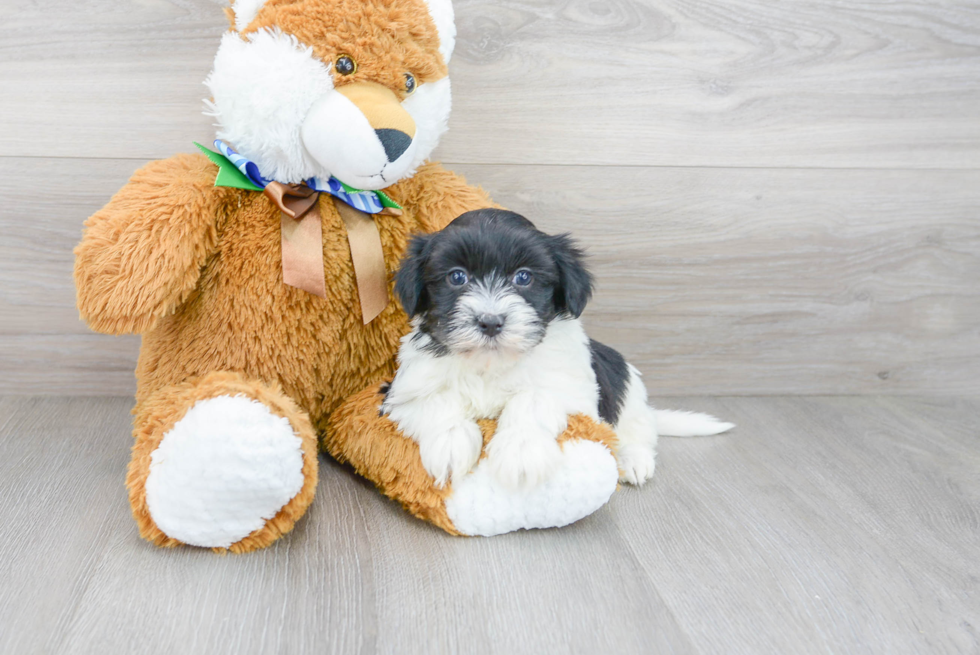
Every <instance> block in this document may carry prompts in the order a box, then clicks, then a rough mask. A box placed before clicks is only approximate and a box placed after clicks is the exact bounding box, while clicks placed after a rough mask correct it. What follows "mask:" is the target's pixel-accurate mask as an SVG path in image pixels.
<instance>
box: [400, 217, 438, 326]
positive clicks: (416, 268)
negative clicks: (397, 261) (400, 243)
mask: <svg viewBox="0 0 980 655" xmlns="http://www.w3.org/2000/svg"><path fill="white" fill-rule="evenodd" d="M431 239H432V235H431V234H418V235H416V236H414V237H412V240H411V241H410V242H409V243H408V248H407V249H406V250H405V256H404V257H402V263H401V266H399V267H398V272H397V273H395V295H397V296H398V300H400V301H401V303H402V308H403V309H404V310H405V313H406V314H408V315H409V317H414V316H418V315H419V314H421V313H422V312H424V311H426V310H427V309H428V308H429V294H428V293H426V291H425V267H426V265H427V264H428V261H429V241H430V240H431Z"/></svg>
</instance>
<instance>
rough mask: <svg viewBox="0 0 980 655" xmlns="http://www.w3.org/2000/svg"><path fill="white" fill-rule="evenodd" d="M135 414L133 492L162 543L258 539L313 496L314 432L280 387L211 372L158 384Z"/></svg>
mask: <svg viewBox="0 0 980 655" xmlns="http://www.w3.org/2000/svg"><path fill="white" fill-rule="evenodd" d="M134 423H135V428H134V437H135V439H136V441H135V443H134V445H133V457H132V460H131V462H130V464H129V474H128V475H127V477H126V486H127V487H128V488H129V501H130V504H131V505H132V508H133V516H134V517H135V519H136V522H137V524H138V525H139V530H140V535H141V536H142V537H143V538H144V539H147V540H149V541H152V542H153V543H155V544H157V545H159V546H168V547H169V546H176V545H179V544H190V545H193V546H203V547H208V548H214V549H218V550H222V549H228V550H231V551H233V552H236V553H242V552H246V551H250V550H255V549H257V548H264V547H265V546H268V545H269V544H271V543H272V542H273V541H275V540H276V539H278V538H279V537H280V536H282V535H283V534H285V533H286V532H289V531H290V530H291V529H292V527H293V524H294V523H295V522H296V521H297V520H298V519H299V518H300V517H301V516H303V514H304V513H305V512H306V508H307V507H308V506H309V504H310V502H311V501H312V500H313V494H314V492H315V490H316V481H317V439H316V433H315V432H314V430H313V427H312V425H311V424H310V420H309V417H308V416H307V415H306V413H305V412H304V411H302V410H301V409H299V408H298V407H297V406H296V404H295V403H294V402H293V401H292V400H291V399H290V398H289V397H288V396H286V395H285V394H284V393H283V392H282V391H281V390H280V389H279V387H278V386H274V385H268V384H264V383H262V382H258V381H255V380H250V379H248V378H246V377H245V376H242V375H240V374H238V373H228V372H215V373H210V374H208V375H206V376H204V377H201V378H196V379H193V380H188V381H187V382H184V383H182V384H179V385H175V386H172V387H166V388H164V389H161V390H160V391H157V392H156V393H155V394H153V395H152V396H150V397H149V398H147V399H146V400H145V401H144V402H143V403H141V404H140V406H139V407H138V408H137V416H136V420H135V422H134Z"/></svg>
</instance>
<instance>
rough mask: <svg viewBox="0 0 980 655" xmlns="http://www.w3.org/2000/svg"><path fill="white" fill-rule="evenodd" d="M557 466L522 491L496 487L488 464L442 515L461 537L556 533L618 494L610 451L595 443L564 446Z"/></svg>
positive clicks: (462, 485) (466, 481) (460, 485)
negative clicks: (534, 530)
mask: <svg viewBox="0 0 980 655" xmlns="http://www.w3.org/2000/svg"><path fill="white" fill-rule="evenodd" d="M562 454H563V457H562V463H561V466H560V467H559V468H558V469H556V470H555V472H554V473H553V474H552V475H551V477H549V478H548V479H547V480H546V481H545V482H543V483H542V484H540V485H538V486H536V487H534V488H533V489H529V490H526V491H519V490H511V489H507V488H505V487H503V486H502V485H500V484H499V483H498V482H497V481H496V478H494V476H493V475H492V474H491V473H490V469H489V467H488V466H487V459H486V458H484V459H482V460H480V463H479V464H477V467H476V468H475V469H474V470H473V472H471V473H470V474H469V475H467V476H466V477H464V478H463V479H462V480H460V481H459V482H456V481H453V493H452V495H451V496H450V497H449V498H448V499H447V500H446V513H447V514H448V515H449V518H450V520H451V521H452V522H453V525H454V526H455V527H456V529H457V530H459V531H460V532H461V533H463V534H465V535H470V536H477V535H479V536H482V537H491V536H493V535H498V534H503V533H505V532H513V531H514V530H521V529H525V530H527V529H531V528H557V527H561V526H564V525H568V524H570V523H574V522H575V521H578V520H579V519H582V518H585V517H586V516H588V515H589V514H591V513H593V512H594V511H596V510H597V509H599V508H600V507H602V506H603V505H605V504H606V502H607V501H608V500H609V497H610V496H612V494H613V492H614V491H616V483H617V481H618V479H619V470H618V467H617V466H616V459H615V458H614V457H613V455H612V453H610V452H609V449H608V448H606V447H605V446H603V445H602V444H600V443H596V442H594V441H584V440H580V441H566V442H565V443H564V444H563V447H562Z"/></svg>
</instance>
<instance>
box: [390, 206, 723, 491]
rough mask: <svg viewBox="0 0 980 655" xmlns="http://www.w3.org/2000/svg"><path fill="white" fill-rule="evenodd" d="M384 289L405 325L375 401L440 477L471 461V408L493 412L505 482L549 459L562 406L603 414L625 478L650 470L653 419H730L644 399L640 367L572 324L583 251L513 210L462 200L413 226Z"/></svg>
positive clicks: (476, 449) (688, 431) (684, 424)
mask: <svg viewBox="0 0 980 655" xmlns="http://www.w3.org/2000/svg"><path fill="white" fill-rule="evenodd" d="M395 292H396V293H397V295H398V296H399V298H400V299H401V302H402V306H403V307H404V308H405V311H406V312H407V313H408V315H409V316H410V317H411V318H412V331H411V333H409V334H408V335H406V336H405V337H404V338H403V339H402V344H401V349H400V350H399V353H398V364H399V368H398V372H397V374H396V375H395V378H394V380H393V381H392V383H391V385H390V387H389V389H388V391H387V394H386V397H385V400H384V403H383V405H382V412H383V413H386V414H388V416H389V417H390V418H391V420H393V421H394V422H395V423H396V424H397V425H398V427H399V428H400V429H401V431H402V432H403V433H404V434H405V435H406V436H408V437H410V438H412V439H414V440H415V441H416V442H417V443H418V444H419V450H420V453H421V458H422V464H423V466H424V467H425V469H426V471H428V472H429V473H430V474H431V475H432V476H433V477H434V478H435V480H436V484H437V485H439V486H443V485H445V483H446V481H447V480H449V478H450V476H452V477H454V478H455V477H458V476H461V475H464V474H466V473H467V472H468V471H469V470H470V469H471V468H472V467H473V466H474V465H475V464H476V463H477V460H478V459H479V458H480V454H481V452H482V449H483V438H482V436H481V433H480V429H479V427H478V426H477V424H476V420H477V419H481V418H496V419H497V431H496V433H495V435H494V438H493V439H492V440H491V441H490V443H489V445H488V446H487V464H488V465H489V467H490V469H491V472H492V473H493V475H494V476H495V477H496V478H497V479H498V480H499V481H500V482H501V483H502V484H504V485H506V486H508V487H511V488H519V487H525V488H526V487H531V486H534V485H536V484H538V483H540V482H542V481H544V480H545V479H547V478H548V477H549V475H550V474H551V472H552V471H554V470H555V468H556V467H557V466H559V465H560V460H561V449H560V447H559V445H558V442H557V440H556V439H557V437H558V436H559V435H560V434H561V433H562V432H563V431H564V430H565V427H566V422H567V417H568V416H569V415H572V414H585V415H587V416H590V417H592V418H593V419H596V420H599V419H601V420H603V421H605V422H607V423H609V424H610V425H611V426H612V427H613V430H614V431H615V433H616V436H617V438H618V444H617V448H616V453H615V456H616V461H617V463H618V465H619V469H620V471H621V480H622V481H624V482H630V483H632V484H642V483H643V482H645V481H646V480H648V479H649V478H650V477H651V476H652V475H653V470H654V458H655V455H656V445H657V435H658V423H659V430H660V433H661V434H673V435H677V436H693V435H697V434H701V435H708V434H718V433H720V432H724V431H725V430H728V429H730V428H731V427H732V425H731V424H730V423H722V422H721V421H718V420H717V419H715V418H713V417H711V416H707V415H704V414H689V413H685V412H669V411H668V412H665V411H661V412H657V411H654V410H653V409H652V408H651V407H650V406H649V405H648V404H647V392H646V388H645V387H644V386H643V382H642V381H641V380H640V373H639V372H638V371H637V370H636V369H635V368H633V366H631V365H629V364H627V363H626V361H625V360H624V359H623V357H622V355H620V354H619V353H618V352H616V351H615V350H613V349H612V348H610V347H608V346H604V345H603V344H601V343H598V342H597V341H593V340H591V339H589V338H588V336H586V334H585V331H584V330H583V328H582V323H581V321H580V320H579V316H580V315H581V314H582V311H583V310H584V309H585V305H586V303H587V302H588V301H589V298H590V297H591V295H592V276H591V275H590V274H589V272H588V270H586V268H585V265H584V264H583V253H582V251H581V250H579V249H578V248H577V247H576V246H575V244H574V243H573V242H572V240H571V239H570V238H569V237H568V235H564V234H562V235H554V236H552V235H547V234H544V233H543V232H540V231H538V230H537V229H536V228H535V227H534V225H533V224H532V223H531V222H530V221H529V220H527V219H526V218H524V217H523V216H520V215H519V214H515V213H513V212H509V211H504V210H499V209H482V210H478V211H473V212H468V213H466V214H463V215H462V216H460V217H459V218H457V219H456V220H454V221H453V222H452V223H450V224H449V225H448V226H447V227H446V228H445V229H444V230H442V231H440V232H437V233H434V234H428V235H420V236H416V237H414V238H413V240H412V241H411V243H410V244H409V247H408V252H407V253H406V256H405V258H404V260H403V261H402V265H401V268H400V270H399V271H398V273H397V276H396V280H395Z"/></svg>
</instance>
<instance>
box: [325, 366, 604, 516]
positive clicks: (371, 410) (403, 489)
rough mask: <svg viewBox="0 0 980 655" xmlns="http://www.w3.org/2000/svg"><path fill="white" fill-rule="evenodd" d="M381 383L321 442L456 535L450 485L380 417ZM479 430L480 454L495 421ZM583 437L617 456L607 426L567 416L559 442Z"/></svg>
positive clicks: (336, 419) (342, 414) (340, 413)
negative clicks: (440, 483) (437, 480)
mask: <svg viewBox="0 0 980 655" xmlns="http://www.w3.org/2000/svg"><path fill="white" fill-rule="evenodd" d="M380 388H381V385H380V384H376V385H373V386H371V387H369V388H367V389H365V390H364V391H362V392H360V393H358V394H356V395H354V396H352V397H351V398H349V399H348V400H346V401H345V402H344V403H343V404H342V405H341V406H340V408H338V409H337V411H336V412H334V414H333V416H332V417H331V418H330V429H329V430H327V433H326V436H325V437H324V438H323V440H322V444H323V447H324V449H325V450H326V451H327V452H329V453H330V454H331V455H332V456H333V457H334V458H335V459H337V460H338V461H341V462H348V463H350V464H351V465H352V466H353V467H354V470H355V471H357V472H358V473H359V474H360V475H363V476H364V477H366V478H367V479H368V480H370V481H371V482H373V483H374V484H375V486H377V487H378V490H379V491H381V493H383V494H384V495H386V496H388V497H389V498H391V499H393V500H396V501H398V502H399V503H401V505H402V507H404V508H405V509H406V510H408V511H409V512H410V513H412V514H413V515H415V516H417V517H418V518H420V519H423V520H425V521H429V522H430V523H433V524H434V525H437V526H439V527H440V528H442V529H443V530H445V531H446V532H448V533H449V534H453V535H459V534H460V533H459V531H457V530H456V527H455V526H454V525H453V522H452V520H450V518H449V515H448V514H447V513H446V499H447V498H449V496H451V495H452V485H449V484H447V485H446V486H445V487H444V488H442V489H438V488H436V487H435V486H434V480H433V478H432V476H431V475H429V474H428V472H426V470H425V469H424V468H423V467H422V460H421V459H420V458H419V447H418V444H416V443H415V442H414V441H412V440H411V439H408V438H407V437H405V436H403V435H402V433H401V432H399V430H398V428H397V427H396V426H395V424H394V423H392V422H391V421H390V420H389V419H388V417H387V416H381V415H379V413H378V410H379V408H380V406H381V401H382V395H381V391H380ZM479 424H480V428H481V429H482V430H483V446H484V451H483V456H484V457H485V456H486V445H487V444H488V443H489V442H490V440H491V439H492V438H493V433H494V430H495V429H496V426H497V423H496V421H479ZM577 439H585V440H588V441H598V442H599V443H601V444H603V445H604V446H606V448H608V449H609V450H610V452H615V451H614V450H613V447H614V445H615V442H616V435H615V433H614V432H613V431H612V429H611V428H610V427H609V426H608V425H606V424H605V423H595V422H594V421H592V419H590V418H588V417H587V416H583V415H575V416H571V417H569V419H568V427H567V428H566V430H565V432H563V433H562V434H561V435H560V436H559V437H558V441H559V443H564V442H565V441H569V440H577Z"/></svg>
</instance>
